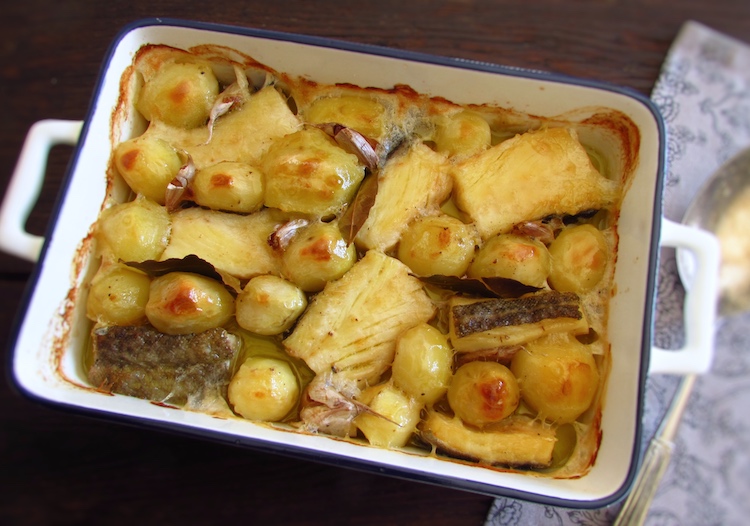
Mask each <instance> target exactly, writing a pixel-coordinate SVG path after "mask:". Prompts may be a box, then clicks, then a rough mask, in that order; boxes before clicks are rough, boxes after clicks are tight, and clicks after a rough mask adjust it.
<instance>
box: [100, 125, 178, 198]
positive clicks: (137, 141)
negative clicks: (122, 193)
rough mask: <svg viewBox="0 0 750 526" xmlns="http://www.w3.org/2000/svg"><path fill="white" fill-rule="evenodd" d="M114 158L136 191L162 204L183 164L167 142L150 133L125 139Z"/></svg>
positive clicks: (119, 169) (121, 173) (118, 169)
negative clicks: (150, 135)
mask: <svg viewBox="0 0 750 526" xmlns="http://www.w3.org/2000/svg"><path fill="white" fill-rule="evenodd" d="M114 160H115V167H116V168H117V171H118V172H119V173H120V175H121V176H122V178H123V179H125V182H126V183H128V186H130V188H131V189H132V190H133V191H134V192H135V193H137V194H141V195H143V196H145V197H147V198H149V199H151V200H152V201H154V202H155V203H159V204H160V205H163V204H164V197H165V195H166V192H167V185H168V184H169V183H170V181H172V179H174V178H175V176H176V175H177V172H179V171H180V168H181V167H182V165H183V162H182V159H181V158H180V155H179V154H178V153H177V151H176V150H175V149H174V148H173V147H172V146H171V145H170V144H169V143H168V142H167V141H165V140H163V139H159V138H153V137H149V136H148V135H142V136H140V137H136V138H134V139H129V140H127V141H124V142H121V143H120V144H119V145H118V146H117V148H116V149H115V155H114Z"/></svg>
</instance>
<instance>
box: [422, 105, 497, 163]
mask: <svg viewBox="0 0 750 526" xmlns="http://www.w3.org/2000/svg"><path fill="white" fill-rule="evenodd" d="M433 140H434V141H435V147H436V149H437V151H439V152H445V153H447V154H448V155H450V156H455V155H458V156H466V157H468V156H470V155H473V154H475V153H478V152H481V151H482V150H486V149H487V148H489V147H490V144H491V142H492V133H491V130H490V125H489V123H488V122H487V121H486V120H484V119H483V118H482V117H481V115H478V114H476V113H472V112H470V111H461V112H458V113H456V114H454V115H451V116H444V117H442V118H440V119H438V120H437V126H436V129H435V136H434V137H433Z"/></svg>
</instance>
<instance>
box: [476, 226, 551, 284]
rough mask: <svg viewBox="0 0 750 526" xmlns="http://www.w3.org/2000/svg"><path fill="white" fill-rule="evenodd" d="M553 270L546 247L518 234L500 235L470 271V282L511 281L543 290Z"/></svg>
mask: <svg viewBox="0 0 750 526" xmlns="http://www.w3.org/2000/svg"><path fill="white" fill-rule="evenodd" d="M549 270H550V256H549V252H548V251H547V247H545V246H544V243H542V242H540V241H537V240H536V239H532V238H530V237H525V236H518V235H515V234H499V235H497V236H495V237H493V238H490V239H489V240H487V242H486V243H485V244H484V246H483V247H482V248H481V249H479V252H478V253H477V255H476V257H475V258H474V261H473V262H472V264H471V266H470V267H469V271H468V275H469V277H470V278H489V277H493V278H507V279H513V280H516V281H519V282H521V283H523V284H524V285H529V286H531V287H542V286H544V283H545V282H546V280H547V276H548V275H549Z"/></svg>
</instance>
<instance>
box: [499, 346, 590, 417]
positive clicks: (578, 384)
mask: <svg viewBox="0 0 750 526" xmlns="http://www.w3.org/2000/svg"><path fill="white" fill-rule="evenodd" d="M511 370H512V371H513V374H515V375H516V377H517V378H518V383H519V385H520V386H521V396H522V397H523V400H524V402H526V403H527V404H528V405H529V407H531V408H532V409H534V410H535V411H538V412H539V415H540V416H541V417H542V418H546V419H547V420H550V421H552V422H557V423H561V424H562V423H566V422H573V421H574V420H576V419H577V418H578V417H579V416H581V414H582V413H583V412H584V411H586V409H588V408H589V406H590V405H591V403H592V402H593V400H594V396H595V394H596V392H597V389H598V387H599V369H598V368H597V365H596V361H595V360H594V357H593V355H592V354H591V351H589V349H587V348H586V346H585V345H583V344H582V343H580V342H579V341H578V340H576V339H575V338H573V337H570V336H569V335H567V334H563V335H555V336H546V337H543V338H540V339H538V340H535V341H533V342H530V343H528V344H526V345H525V346H524V348H523V349H521V350H520V351H518V353H516V355H515V356H514V357H513V360H512V362H511Z"/></svg>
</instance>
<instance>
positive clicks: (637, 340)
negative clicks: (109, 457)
mask: <svg viewBox="0 0 750 526" xmlns="http://www.w3.org/2000/svg"><path fill="white" fill-rule="evenodd" d="M148 43H150V44H154V43H158V44H167V45H172V46H176V47H181V48H189V47H191V46H195V45H198V44H205V43H212V44H217V45H222V46H227V47H229V48H232V49H236V50H238V51H240V52H242V53H244V54H247V55H250V56H252V57H254V58H255V59H257V60H258V61H260V62H262V63H265V64H268V65H270V66H272V67H273V68H275V69H276V70H278V71H284V72H287V73H290V74H294V75H303V76H308V77H309V78H311V79H315V80H317V81H319V82H325V83H335V82H349V83H355V84H358V85H361V86H375V87H382V88H390V87H393V85H394V84H408V85H410V86H411V87H412V88H414V89H415V90H417V91H419V92H422V93H426V94H430V95H435V96H442V97H445V98H447V99H449V100H452V101H455V102H457V103H470V102H474V103H489V104H492V105H499V106H504V107H508V108H513V109H516V110H518V111H520V112H524V113H531V114H534V115H539V116H555V115H560V114H563V113H568V112H579V113H582V114H585V112H586V108H589V107H595V106H598V107H602V106H603V107H608V108H613V109H616V110H619V111H621V112H623V113H624V114H626V115H627V116H629V118H630V119H631V120H632V121H633V122H634V123H635V124H636V126H637V127H638V128H639V131H640V139H641V140H640V151H639V154H638V157H639V163H638V166H637V168H636V171H635V173H634V174H633V177H632V184H631V186H630V189H629V191H628V193H627V195H626V198H625V200H624V202H623V205H622V209H621V217H620V221H619V233H620V247H619V257H618V262H617V271H616V275H615V282H616V290H617V293H616V295H615V296H614V297H613V298H612V302H611V307H610V308H611V310H610V340H611V341H612V371H611V372H610V375H609V381H608V393H607V395H606V398H605V401H604V410H603V421H602V432H603V437H602V441H601V447H600V450H599V454H598V458H597V460H596V463H595V465H594V466H593V467H592V469H591V471H590V472H589V473H588V474H587V475H586V476H583V477H581V478H579V479H569V480H558V479H554V478H538V477H534V476H530V475H528V474H519V473H508V472H500V471H495V470H492V469H486V468H483V467H479V466H476V465H467V464H461V463H458V462H453V461H449V460H443V459H438V458H434V457H428V456H424V454H422V453H409V452H402V451H390V450H383V449H380V448H375V447H368V446H362V445H357V444H354V443H349V442H345V441H339V440H332V439H331V438H329V437H326V436H313V435H303V434H297V433H293V432H287V431H283V430H277V429H273V428H271V427H269V426H267V425H256V424H253V423H252V422H249V421H242V420H239V419H237V420H222V419H217V418H214V417H212V416H209V415H207V414H200V413H192V412H188V411H182V410H175V409H170V408H166V407H161V406H159V405H156V404H154V403H151V402H148V401H145V400H140V399H136V398H130V397H127V396H112V395H107V394H103V393H100V392H96V391H94V390H92V389H91V388H90V387H89V386H88V385H87V381H86V375H85V373H84V370H83V366H82V359H81V355H82V352H83V351H82V350H83V348H84V346H85V344H86V340H87V337H88V336H87V333H88V330H89V323H88V322H87V320H86V317H85V303H86V302H85V297H84V294H85V291H84V289H83V287H81V284H82V283H83V282H84V281H85V280H86V278H87V272H90V271H89V270H88V264H89V253H88V250H87V249H88V245H89V242H90V229H91V225H92V224H93V223H94V222H95V221H96V219H97V215H98V213H99V210H100V206H101V204H102V202H103V201H104V199H105V194H106V192H107V190H108V189H107V185H106V180H105V174H106V173H107V166H108V162H109V153H110V151H111V149H112V146H113V143H117V142H119V140H121V139H124V138H128V137H129V136H132V135H133V132H134V130H135V128H134V127H135V126H137V125H138V123H137V120H136V119H134V118H132V116H131V117H129V118H125V119H123V122H121V127H120V128H119V129H116V130H114V131H111V126H112V118H113V109H114V108H116V106H117V103H118V95H119V88H120V86H119V82H120V77H121V75H122V73H123V71H124V70H125V68H127V67H128V66H129V65H130V64H131V62H132V59H133V56H134V53H135V52H136V51H137V50H138V49H139V48H140V47H141V46H142V45H144V44H148ZM118 120H119V119H118ZM662 141H663V137H662V128H661V126H660V121H659V119H658V117H657V116H656V113H655V112H654V110H653V108H652V107H650V106H649V104H648V103H647V102H646V101H645V100H642V99H641V98H639V97H638V96H634V95H631V94H628V93H624V92H622V91H618V90H616V89H613V88H610V87H601V86H598V85H594V84H591V83H586V82H578V81H571V80H570V79H565V78H560V77H554V76H550V75H544V74H537V73H531V72H522V71H515V70H509V69H503V68H498V67H497V66H490V65H486V64H473V63H467V62H463V61H448V60H444V59H435V58H434V57H423V56H414V55H405V54H403V53H400V52H395V51H386V50H382V49H371V48H364V47H358V46H351V45H348V44H342V43H341V42H333V43H332V42H324V41H321V40H314V39H309V38H305V37H295V36H289V35H279V34H269V33H259V32H251V31H248V30H242V29H237V28H225V27H216V26H206V25H189V24H188V25H187V26H183V25H181V23H169V22H164V21H156V22H152V23H141V24H137V25H135V26H133V27H131V28H129V29H128V30H126V31H124V32H123V33H122V34H121V36H120V38H119V39H118V40H117V41H116V42H115V44H114V45H113V47H112V48H111V50H110V55H109V56H108V58H107V60H106V61H105V64H104V69H103V71H102V76H101V78H100V83H99V85H98V90H97V92H96V93H95V99H94V102H93V105H92V107H91V111H90V114H89V115H88V119H87V120H86V122H85V126H84V129H83V132H82V135H81V139H80V142H79V145H78V149H77V151H76V153H75V159H74V161H73V163H72V165H71V173H70V174H69V178H68V180H67V188H66V189H65V192H64V195H63V197H62V200H61V202H60V203H59V205H60V206H59V214H58V217H57V220H56V223H55V224H54V225H53V226H52V227H51V229H50V232H49V234H48V236H47V243H46V246H45V250H44V252H43V255H42V258H41V260H40V263H39V265H38V268H37V276H36V278H37V279H36V283H35V286H34V288H33V289H30V292H29V294H28V297H27V301H28V305H27V310H26V312H25V317H24V318H23V319H21V320H20V325H19V326H18V328H17V330H18V333H17V341H16V348H15V354H14V357H13V373H14V378H15V380H16V382H17V384H18V386H19V387H20V388H21V389H22V390H23V391H24V392H25V393H26V394H28V395H29V396H30V397H33V398H35V399H38V400H40V401H43V402H50V403H54V404H56V405H59V406H63V407H67V408H70V409H74V410H77V411H83V412H86V413H95V414H98V415H100V416H104V417H107V418H113V419H117V420H125V421H129V422H137V423H140V424H143V425H148V426H153V427H161V428H169V429H175V430H179V431H182V432H185V433H190V434H193V435H197V436H210V437H212V438H215V439H219V440H223V441H226V442H227V443H234V444H243V445H249V446H253V447H257V448H261V449H265V450H269V451H275V452H279V453H284V454H294V455H298V456H301V457H303V458H308V459H313V460H322V461H331V462H335V463H336V464H338V465H346V466H351V467H356V468H360V469H367V470H372V471H376V472H380V473H386V474H393V475H398V476H402V477H407V478H413V479H416V480H421V481H425V482H431V483H436V484H441V485H447V486H452V487H457V488H461V489H466V490H470V491H477V492H482V493H487V494H491V495H506V496H512V497H522V498H525V499H529V500H535V501H539V502H544V503H551V504H561V505H565V506H569V507H595V506H602V505H604V504H607V503H609V502H613V501H614V500H616V499H618V498H620V497H621V496H622V495H623V494H624V492H625V491H627V489H628V487H629V484H630V482H631V481H632V478H633V474H634V470H635V464H636V460H637V458H636V457H637V453H636V452H637V451H638V441H639V438H640V437H639V435H640V423H639V421H640V406H641V395H642V386H643V382H644V381H645V371H646V369H647V364H646V363H644V362H647V360H648V352H647V349H648V348H650V322H651V312H650V311H651V305H652V292H650V291H651V290H652V289H653V287H652V285H653V280H654V276H653V272H654V267H655V258H656V256H655V253H656V252H657V251H656V250H655V246H656V245H655V243H656V242H657V241H658V231H659V217H660V213H659V212H660V210H659V209H658V202H659V193H660V192H659V183H658V181H659V174H660V172H661V169H662ZM604 147H605V148H606V145H604ZM655 238H656V239H655ZM82 240H83V242H82ZM648 240H651V242H649V241H648Z"/></svg>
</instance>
